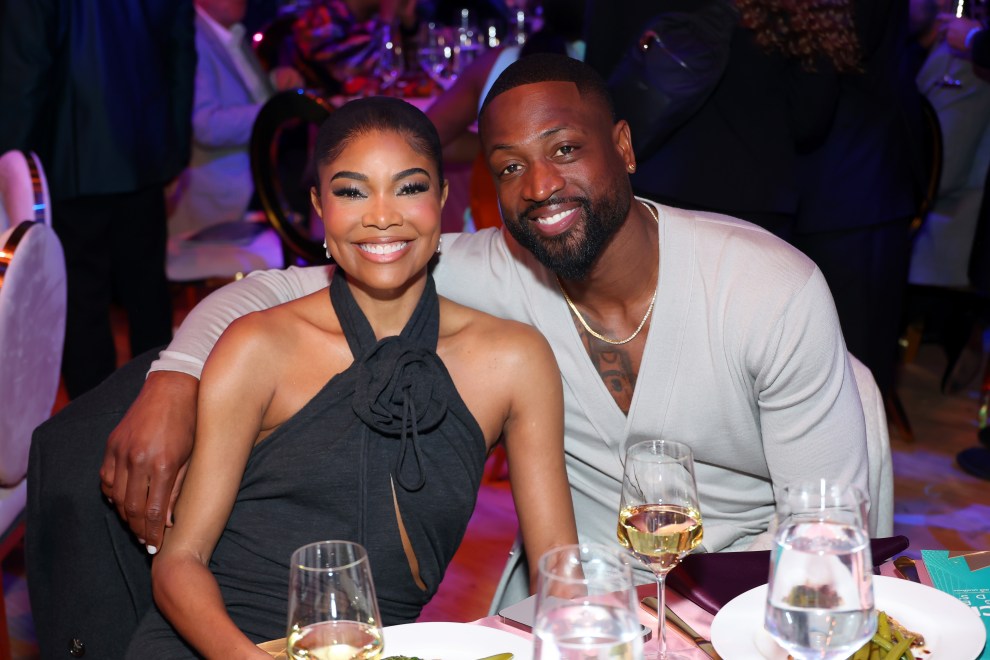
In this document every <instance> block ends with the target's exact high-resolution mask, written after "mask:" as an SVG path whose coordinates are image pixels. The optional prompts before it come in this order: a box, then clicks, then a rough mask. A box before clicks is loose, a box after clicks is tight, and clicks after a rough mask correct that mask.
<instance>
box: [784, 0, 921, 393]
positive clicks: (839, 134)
mask: <svg viewBox="0 0 990 660" xmlns="http://www.w3.org/2000/svg"><path fill="white" fill-rule="evenodd" d="M841 6H843V7H844V11H846V12H851V16H852V20H853V24H852V27H853V28H854V29H855V38H856V42H857V45H858V63H859V66H858V68H857V70H853V71H845V72H843V73H842V75H840V76H839V93H838V100H837V104H836V110H835V117H834V120H833V122H832V127H831V130H830V131H829V133H828V136H827V137H826V139H825V141H824V142H823V144H822V145H821V146H820V147H819V148H817V149H815V150H814V151H812V152H810V153H808V154H805V155H802V156H801V158H800V159H799V160H798V166H799V170H798V181H799V183H800V208H799V213H798V219H797V222H796V224H795V227H794V235H793V238H792V239H791V242H792V243H793V244H794V245H795V246H796V247H797V248H798V249H800V250H801V251H802V252H804V253H805V254H807V255H808V256H809V257H811V258H812V259H813V260H814V261H815V263H816V264H818V267H819V268H820V269H821V270H822V273H824V275H825V279H826V280H827V281H828V285H829V288H830V289H831V290H832V297H833V298H834V299H835V305H836V308H837V310H838V312H839V320H840V321H841V323H842V332H843V335H844V336H845V339H846V346H847V347H848V348H849V352H850V353H852V354H853V355H855V356H856V357H858V358H859V359H860V360H862V361H863V362H864V363H865V364H866V366H868V367H869V368H870V370H871V371H872V372H873V376H874V378H875V379H876V381H877V385H879V387H880V390H881V391H882V392H883V394H884V396H885V399H886V401H887V404H888V410H891V406H893V409H897V410H899V404H897V399H896V395H895V392H894V381H895V378H896V372H897V368H896V367H897V357H898V339H899V337H900V333H901V319H902V310H903V301H904V292H905V289H906V287H907V272H908V260H909V257H910V250H911V247H910V226H911V221H912V219H913V218H914V216H915V214H916V213H917V210H918V208H919V206H920V200H921V199H922V197H923V189H924V184H925V180H926V173H925V165H924V158H923V146H922V145H923V135H924V133H923V131H924V129H923V124H922V114H921V95H920V94H919V92H918V89H917V87H916V86H915V83H914V75H913V71H912V68H911V67H912V59H911V50H910V41H909V32H908V5H907V3H905V2H900V1H898V0H847V1H846V2H843V3H841Z"/></svg>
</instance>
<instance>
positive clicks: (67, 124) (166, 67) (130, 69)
mask: <svg viewBox="0 0 990 660" xmlns="http://www.w3.org/2000/svg"><path fill="white" fill-rule="evenodd" d="M195 66H196V52H195V46H194V31H193V5H192V0H131V1H130V2H126V3H102V2H85V3H84V2H73V1H71V0H8V1H6V2H3V3H0V150H7V149H12V148H16V149H30V150H33V151H35V152H36V153H37V154H38V155H39V157H40V158H41V161H42V164H43V166H44V167H45V170H46V175H47V177H48V184H49V189H50V193H51V198H52V211H53V213H52V216H53V224H54V228H55V231H56V233H57V234H58V236H59V238H60V239H61V241H62V245H63V247H64V249H65V258H66V269H67V275H68V309H67V318H66V332H65V335H66V339H65V352H64V356H63V362H62V365H63V366H62V373H63V376H64V379H65V385H66V388H67V390H68V393H69V396H70V397H76V396H78V395H80V394H82V393H83V392H85V391H87V390H88V389H90V388H91V387H93V386H95V385H97V384H98V383H100V382H101V381H102V380H103V379H104V378H105V377H106V376H108V375H109V374H110V373H111V372H112V371H113V370H114V369H115V368H116V365H117V356H116V349H115V346H114V339H113V335H112V332H111V326H110V307H111V302H113V301H116V302H119V303H120V305H121V306H122V307H123V309H124V310H125V312H126V313H127V321H128V326H129V340H130V351H131V354H135V355H136V354H138V353H141V352H143V351H145V350H147V349H149V348H152V347H154V346H159V345H161V344H162V343H164V342H167V341H168V340H169V338H170V337H171V335H172V308H171V300H170V296H169V291H168V286H167V283H166V280H165V240H166V226H165V198H164V194H163V190H164V186H165V184H166V183H167V182H169V181H170V180H172V179H173V178H174V177H175V176H176V175H178V173H179V172H180V171H181V170H182V168H183V167H185V165H186V163H187V162H188V159H189V144H190V116H191V114H192V112H191V111H192V96H193V77H194V74H195Z"/></svg>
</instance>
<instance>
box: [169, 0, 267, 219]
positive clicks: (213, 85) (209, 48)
mask: <svg viewBox="0 0 990 660" xmlns="http://www.w3.org/2000/svg"><path fill="white" fill-rule="evenodd" d="M248 50H249V49H248ZM196 54H197V56H198V58H199V59H198V62H197V64H196V89H195V98H194V101H193V117H192V123H193V145H192V158H191V160H190V163H189V167H188V168H186V170H185V171H184V172H183V173H182V176H181V178H180V181H179V186H178V189H177V191H176V196H175V197H176V198H175V200H174V201H175V202H176V206H175V209H174V211H173V212H172V213H171V214H170V215H169V220H168V226H169V236H180V235H183V234H188V233H192V232H195V231H198V230H200V229H203V228H205V227H209V226H210V225H214V224H217V223H220V222H228V221H231V220H238V219H240V218H241V217H242V216H243V215H244V211H245V210H246V209H247V205H248V202H250V200H251V194H252V192H253V191H254V185H253V182H252V180H251V162H250V158H249V156H248V142H249V141H250V139H251V129H252V127H253V126H254V120H255V117H257V116H258V112H259V111H260V110H261V106H262V103H259V102H256V101H254V100H253V99H252V98H251V92H250V90H249V88H248V86H247V84H246V83H245V82H244V80H243V79H242V78H241V75H240V73H239V72H238V70H237V66H236V65H235V64H234V61H233V60H232V59H231V57H230V54H229V53H228V52H227V49H226V48H225V47H224V44H223V43H221V41H220V39H219V38H218V37H217V35H216V34H215V33H214V32H213V30H212V29H211V28H210V26H209V25H208V24H207V23H206V22H205V21H204V20H203V19H202V17H200V16H198V15H197V16H196ZM248 59H249V61H250V62H251V64H252V66H256V67H257V69H258V72H259V74H260V77H261V79H262V80H264V81H265V84H266V85H267V84H268V82H267V81H268V78H267V76H266V75H265V73H264V72H263V71H261V65H260V63H259V62H258V60H257V58H256V57H254V54H253V53H249V57H248ZM270 91H271V89H270V88H269V92H270Z"/></svg>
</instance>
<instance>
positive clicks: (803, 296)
mask: <svg viewBox="0 0 990 660" xmlns="http://www.w3.org/2000/svg"><path fill="white" fill-rule="evenodd" d="M520 108H524V109H525V112H519V109H520ZM479 127H480V135H481V139H482V144H483V149H484V153H485V155H486V158H487V161H488V164H489V167H490V169H491V171H492V172H493V174H494V176H495V181H496V187H497V190H498V195H499V202H500V206H501V208H502V213H503V217H504V220H505V225H506V227H507V228H508V230H509V231H510V232H511V237H509V236H506V235H504V234H503V233H502V232H499V231H494V230H491V231H486V232H482V233H479V234H474V235H454V236H448V237H446V238H445V240H444V242H443V250H442V253H441V256H440V259H439V264H438V266H437V268H436V269H435V272H434V275H435V277H436V281H437V284H438V286H439V287H440V288H441V290H442V291H443V293H444V295H446V296H448V297H450V298H452V299H454V300H457V301H460V302H466V303H468V304H471V305H472V306H475V307H478V308H481V309H484V310H486V311H488V312H491V313H494V314H496V315H500V316H503V317H509V318H515V319H519V320H523V321H526V322H529V323H531V324H532V325H534V326H536V327H537V328H538V329H540V330H541V331H542V332H543V333H544V334H545V335H547V336H548V338H549V339H550V342H551V345H552V346H553V347H554V351H555V354H556V357H557V361H558V363H559V365H560V368H561V372H562V376H563V380H564V385H565V387H564V392H565V394H564V396H565V424H566V429H565V443H566V453H567V457H566V458H567V468H568V478H569V481H570V484H571V490H572V495H573V498H574V504H575V513H576V516H577V520H578V531H579V535H580V536H581V538H582V539H584V540H589V541H599V542H602V543H614V542H616V541H615V526H616V521H617V516H618V504H619V488H620V483H621V474H622V457H623V452H624V450H625V447H626V445H627V444H629V443H630V442H634V441H636V440H640V439H644V438H650V437H657V436H662V437H667V438H676V439H678V440H681V441H682V442H686V443H688V444H690V445H692V448H693V449H694V452H695V458H696V461H697V477H698V486H699V491H700V496H701V507H702V512H703V515H704V516H705V541H704V544H705V548H706V549H707V550H708V551H717V550H724V549H730V548H731V549H742V548H752V547H760V546H765V545H766V543H767V531H768V528H769V526H770V520H771V518H772V516H773V513H774V509H775V489H776V490H778V492H779V489H780V488H782V487H783V486H786V485H787V484H789V483H794V482H797V481H800V480H802V479H807V478H811V477H820V476H827V477H831V478H834V479H838V480H845V481H848V482H850V483H854V484H857V485H858V486H860V487H861V488H863V489H864V490H865V488H866V471H865V464H866V447H865V431H864V424H863V413H862V409H861V406H860V403H859V398H858V396H857V391H856V387H855V385H854V383H853V380H852V373H851V370H850V367H849V362H848V357H847V355H846V352H845V347H844V345H843V342H842V335H841V333H840V331H839V326H838V321H837V319H836V317H835V309H834V307H833V305H832V303H831V300H830V298H829V294H828V289H827V287H826V286H825V283H824V280H823V279H822V276H821V274H820V273H819V272H818V271H817V269H816V268H815V266H814V264H812V263H811V262H810V261H808V260H807V259H806V258H804V257H803V256H802V255H800V254H799V253H797V252H795V251H794V250H793V249H791V248H789V247H788V246H787V245H786V244H784V243H782V242H781V241H779V240H777V239H776V238H774V237H773V236H771V235H770V234H768V233H766V232H764V231H763V230H760V229H758V228H756V227H754V226H752V225H748V224H746V223H742V222H739V221H736V220H733V219H731V218H726V217H724V216H717V215H711V214H695V213H687V212H683V211H678V210H676V209H672V208H667V207H661V206H658V205H656V204H654V203H652V202H649V201H648V200H640V199H635V198H633V196H632V190H631V187H630V184H629V172H630V171H632V170H634V169H635V160H634V158H633V155H632V149H631V148H630V134H629V129H628V125H627V124H626V123H625V122H624V121H618V122H615V121H614V119H613V118H612V112H611V107H610V102H609V99H608V94H607V91H606V90H605V87H604V83H603V81H602V80H601V78H600V77H598V76H597V74H595V73H594V72H593V70H591V69H590V68H589V67H587V66H586V65H583V64H581V63H579V62H577V61H576V60H571V59H569V58H566V57H563V56H556V55H532V56H530V57H527V58H523V59H521V60H519V61H518V62H516V63H515V64H513V65H512V66H510V67H509V68H508V69H506V71H505V72H504V73H503V74H502V75H501V76H500V77H499V79H498V81H496V83H495V85H494V87H493V88H492V90H491V91H490V93H489V94H488V97H487V99H486V101H485V103H484V105H483V107H482V110H481V115H480V119H479ZM326 283H327V278H326V272H325V271H324V270H323V269H322V268H308V269H298V268H292V269H289V270H287V271H269V272H268V273H265V274H260V275H257V276H252V277H249V278H247V279H246V280H244V281H242V282H241V283H239V284H237V285H235V287H236V288H235V287H228V288H225V289H224V290H223V291H222V292H220V293H219V294H214V297H213V298H212V300H213V303H214V304H212V305H209V306H204V307H201V308H198V309H197V310H195V312H194V314H193V315H192V316H191V317H190V318H191V322H190V323H187V324H185V325H184V326H183V327H182V328H181V329H180V331H179V333H178V335H177V337H176V340H175V341H174V342H173V344H172V345H171V346H170V347H169V350H167V351H166V352H164V353H163V354H162V360H161V361H160V362H159V363H158V364H157V365H156V367H155V368H156V371H154V372H153V373H151V374H150V375H149V377H148V380H147V382H146V384H145V385H144V388H143V389H142V391H141V393H140V395H139V397H138V400H137V402H136V403H135V405H134V406H132V407H131V408H130V410H129V411H128V413H127V415H126V417H125V419H124V420H123V422H122V423H121V424H120V426H119V427H118V428H117V429H116V431H114V433H113V435H112V437H111V439H110V441H109V443H108V446H107V453H106V457H105V461H104V464H103V467H102V469H101V479H102V482H103V491H104V493H105V495H106V496H107V497H109V498H111V499H112V501H113V504H114V506H116V507H117V509H118V510H119V512H120V514H121V515H122V516H123V517H124V518H125V519H126V520H127V521H128V524H129V526H130V528H131V529H132V530H133V531H134V532H135V534H136V536H137V537H138V538H139V539H140V540H141V542H142V543H145V544H146V545H148V546H151V547H150V548H149V549H150V550H156V549H157V547H158V543H159V542H160V539H161V532H162V526H163V521H164V519H165V517H166V514H167V511H168V510H169V509H170V502H171V499H170V496H171V495H172V493H173V490H176V491H177V488H178V484H179V482H181V479H179V480H176V475H177V473H180V472H181V468H182V466H183V464H184V462H185V460H186V458H187V457H188V452H189V451H190V447H191V444H192V427H193V426H194V424H195V398H196V386H197V381H196V376H198V373H199V370H200V368H201V365H202V360H203V359H204V358H205V357H206V355H207V354H208V352H209V348H210V346H211V345H212V342H213V340H214V339H215V337H216V335H218V334H219V332H220V331H221V330H222V328H223V327H225V326H226V323H227V322H228V321H229V319H230V318H232V317H234V316H238V315H240V314H242V313H245V312H247V311H249V310H251V309H259V308H261V307H266V306H269V305H271V304H274V303H277V302H278V301H281V300H288V299H291V298H293V297H296V296H298V295H301V294H303V293H304V292H308V291H313V290H315V289H316V288H318V287H320V286H326ZM206 335H212V337H207V336H206ZM163 369H172V370H173V371H172V372H169V371H164V370H163ZM135 370H136V369H135ZM179 372H185V373H179ZM133 375H134V374H133V373H131V375H130V380H128V384H127V388H123V389H122V390H121V394H120V396H119V397H117V398H120V397H125V396H133V394H134V390H136V388H137V386H138V385H136V384H135V383H134V381H133ZM520 387H526V383H520ZM111 398H112V399H113V398H114V397H111ZM94 404H95V406H96V407H98V406H100V405H103V404H102V403H101V402H99V401H96V400H95V399H94ZM97 412H98V411H95V410H94V411H92V412H90V413H88V418H89V419H90V420H91V421H93V424H92V425H91V426H89V427H88V431H87V432H88V433H91V432H92V430H93V429H94V428H96V427H99V428H103V429H107V430H109V428H108V427H109V426H110V425H111V424H112V422H110V421H109V420H111V419H117V418H119V413H118V414H117V415H116V416H115V415H114V414H112V413H111V414H108V415H106V416H105V417H104V418H101V419H100V420H95V419H94V416H95V415H96V414H97ZM58 423H59V420H57V419H56V420H53V422H52V423H51V425H52V426H55V425H57V424H58ZM53 433H54V431H49V430H47V429H46V428H45V427H42V428H41V429H39V432H38V435H37V436H36V439H35V443H34V445H33V448H32V468H34V466H38V470H39V471H38V472H34V473H33V475H32V476H33V477H34V478H35V481H34V482H32V489H38V490H37V491H36V495H35V500H36V502H37V503H38V505H39V506H44V505H45V502H53V501H57V499H56V497H57V496H56V495H54V494H46V493H47V492H48V491H50V490H60V489H61V490H62V491H64V489H66V488H69V489H71V488H72V487H73V486H71V485H69V486H66V485H65V484H64V483H63V482H57V483H53V484H51V485H48V486H45V485H42V484H41V483H40V482H41V478H42V477H41V475H42V474H43V471H44V466H46V465H48V464H49V459H48V458H46V454H51V453H53V451H52V450H50V449H46V447H45V444H47V443H48V442H49V440H50V441H51V443H52V446H53V447H54V446H55V445H56V443H57V438H54V437H53V435H52V434H53ZM77 442H78V438H77ZM76 455H79V453H78V451H76ZM83 462H88V463H89V464H92V462H93V459H92V458H91V457H85V458H81V459H80V461H79V462H78V463H77V472H78V471H80V470H85V469H86V468H85V466H84V465H83ZM39 472H40V474H39ZM79 479H81V477H80V478H79ZM77 481H78V479H77ZM173 486H174V488H173ZM32 492H35V491H32ZM87 497H89V495H87ZM78 501H79V500H78V498H77V499H73V503H76V502H78ZM50 506H51V508H52V509H51V510H53V511H54V510H57V509H58V504H57V503H56V504H51V505H50ZM50 515H57V514H54V513H52V514H50ZM108 515H109V514H108ZM35 516H38V517H39V518H38V519H44V518H43V516H44V511H37V510H32V511H31V512H30V513H29V520H30V519H35ZM107 524H108V525H109V526H110V527H109V528H110V532H111V536H112V537H113V538H114V539H115V540H114V541H112V546H113V551H112V552H117V553H122V554H124V555H126V557H127V559H128V560H130V559H131V558H132V555H133V553H134V550H135V548H133V547H129V548H126V550H127V551H126V552H122V551H121V548H122V547H123V546H125V545H126V544H127V543H126V539H125V540H121V539H122V536H121V535H122V534H125V532H123V531H122V526H120V528H114V527H113V525H110V523H109V522H108V523H107ZM39 531H40V530H35V533H36V534H38V533H39ZM62 531H63V533H64V531H65V530H64V529H63V530H62ZM101 533H102V532H101ZM29 536H31V529H30V525H29ZM54 536H55V533H54V532H53V533H52V536H49V537H48V538H49V539H50V538H53V537H54ZM40 541H41V539H40V534H39V543H40ZM61 543H64V540H63V541H61ZM101 543H103V541H102V539H99V538H92V539H90V543H89V544H88V545H87V548H86V552H87V553H88V556H91V555H92V553H93V548H94V547H96V548H97V550H99V548H100V544H101ZM34 547H35V546H34V539H33V538H29V541H28V553H29V554H30V553H31V552H32V551H33V549H34ZM39 551H40V550H39ZM107 552H111V551H109V550H108V551H107ZM94 561H98V557H96V558H94ZM30 566H31V563H30V562H29V567H30ZM34 567H35V570H36V571H37V572H39V573H42V572H43V570H44V566H43V565H40V563H39V562H35V564H34ZM111 577H112V576H111ZM110 579H111V578H107V580H110ZM127 580H129V582H128V584H130V585H132V587H133V585H138V587H140V586H141V584H140V583H141V582H142V581H143V582H146V581H147V578H146V576H141V575H136V576H135V575H133V574H128V576H127ZM35 583H36V584H38V585H39V586H41V585H44V584H46V581H45V577H44V575H41V576H39V580H38V581H37V582H35V580H34V576H29V584H32V585H33V584H35ZM63 588H64V587H63ZM57 632H58V633H59V634H61V631H57ZM43 634H48V633H47V631H45V632H44V633H43Z"/></svg>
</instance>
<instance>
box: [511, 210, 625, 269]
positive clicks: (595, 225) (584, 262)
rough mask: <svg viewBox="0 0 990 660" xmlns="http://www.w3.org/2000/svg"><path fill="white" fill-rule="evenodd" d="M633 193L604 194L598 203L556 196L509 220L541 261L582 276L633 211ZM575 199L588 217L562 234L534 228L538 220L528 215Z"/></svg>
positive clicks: (513, 230)
mask: <svg viewBox="0 0 990 660" xmlns="http://www.w3.org/2000/svg"><path fill="white" fill-rule="evenodd" d="M630 197H631V196H630V195H623V194H621V193H618V194H616V195H614V196H602V197H599V198H598V201H597V202H596V203H595V205H594V206H592V204H591V201H590V200H589V199H588V198H586V197H567V198H557V197H554V198H551V199H549V200H547V201H545V202H540V203H539V204H533V205H532V206H530V207H529V208H527V209H526V210H525V211H523V212H522V213H520V214H519V216H518V217H517V218H516V220H515V221H514V222H507V223H505V224H506V228H507V229H508V230H509V233H511V234H512V236H513V238H515V239H516V242H518V243H519V244H520V245H521V246H523V247H524V248H526V249H527V250H529V251H530V252H532V253H533V256H534V257H536V259H537V260H538V261H539V262H540V263H541V264H543V265H544V266H546V267H547V268H549V269H550V270H551V271H552V272H553V273H554V274H556V275H557V276H558V277H560V278H562V279H565V280H582V279H584V278H585V277H587V275H588V273H589V272H591V268H592V267H593V266H594V265H595V262H596V261H598V257H600V256H601V254H602V252H604V251H605V247H606V246H607V245H608V243H609V241H610V240H611V239H612V237H613V236H614V235H615V233H616V232H617V231H618V230H619V228H620V227H621V226H622V223H623V221H624V220H625V219H626V215H627V214H628V213H629V205H630ZM575 202H576V203H577V204H579V205H580V207H581V214H582V217H583V219H584V220H583V221H582V222H579V223H577V224H575V225H574V226H572V227H571V228H570V229H569V230H567V231H566V232H564V233H563V234H560V235H558V236H543V235H541V234H540V233H539V232H537V231H536V230H535V229H534V228H533V224H532V223H533V222H534V221H533V220H529V219H528V218H527V216H529V215H530V214H531V213H533V212H534V211H536V210H537V209H540V208H543V207H545V206H550V205H553V204H569V203H575Z"/></svg>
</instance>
